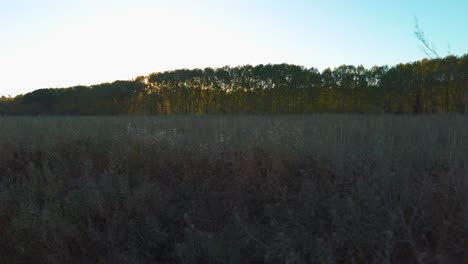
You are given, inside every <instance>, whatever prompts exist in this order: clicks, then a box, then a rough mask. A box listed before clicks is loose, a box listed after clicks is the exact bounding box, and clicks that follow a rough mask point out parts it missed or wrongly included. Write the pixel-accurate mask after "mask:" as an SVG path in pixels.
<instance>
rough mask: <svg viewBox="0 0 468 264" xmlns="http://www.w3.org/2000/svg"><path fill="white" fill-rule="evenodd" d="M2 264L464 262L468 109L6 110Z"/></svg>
mask: <svg viewBox="0 0 468 264" xmlns="http://www.w3.org/2000/svg"><path fill="white" fill-rule="evenodd" d="M0 263H468V117H467V116H462V115H432V116H430V115H428V116H391V115H306V116H300V115H290V116H287V115H283V116H160V117H0Z"/></svg>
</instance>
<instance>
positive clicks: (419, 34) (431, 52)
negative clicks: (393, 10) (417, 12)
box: [414, 17, 440, 58]
mask: <svg viewBox="0 0 468 264" xmlns="http://www.w3.org/2000/svg"><path fill="white" fill-rule="evenodd" d="M414 35H415V36H416V38H417V39H418V40H419V41H420V42H421V44H422V48H423V51H424V53H426V55H427V56H429V57H431V58H433V57H434V56H435V57H436V58H440V55H439V53H437V51H436V50H435V48H434V45H431V44H430V43H429V41H428V39H427V37H426V35H425V34H424V31H422V30H421V28H420V27H419V22H418V18H417V17H415V18H414Z"/></svg>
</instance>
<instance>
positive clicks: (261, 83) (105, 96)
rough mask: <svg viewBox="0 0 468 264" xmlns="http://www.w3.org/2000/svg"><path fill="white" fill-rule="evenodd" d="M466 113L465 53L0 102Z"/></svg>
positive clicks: (246, 69) (109, 110) (176, 109)
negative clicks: (410, 60) (366, 65)
mask: <svg viewBox="0 0 468 264" xmlns="http://www.w3.org/2000/svg"><path fill="white" fill-rule="evenodd" d="M322 112H332V113H341V112H353V113H440V112H460V113H461V112H468V54H466V55H464V56H459V57H457V56H448V57H445V58H437V59H423V60H420V61H417V62H413V63H402V64H398V65H396V66H393V67H388V66H380V67H379V66H375V67H372V68H370V69H366V68H365V67H363V66H352V65H342V66H339V67H337V68H334V69H331V68H328V69H325V70H323V71H322V72H320V71H318V70H317V69H315V68H305V67H302V66H297V65H290V64H275V65H272V64H267V65H258V66H250V65H247V66H240V67H228V66H226V67H222V68H216V69H213V68H206V69H193V70H187V69H182V70H175V71H167V72H158V73H152V74H149V75H148V76H139V77H137V78H135V79H134V80H129V81H116V82H113V83H104V84H98V85H92V86H76V87H70V88H62V89H40V90H36V91H34V92H31V93H27V94H24V95H19V96H16V97H14V98H5V97H2V98H0V114H12V115H36V114H52V115H53V114H58V115H117V114H143V115H153V114H172V113H179V114H180V113H194V114H209V113H322Z"/></svg>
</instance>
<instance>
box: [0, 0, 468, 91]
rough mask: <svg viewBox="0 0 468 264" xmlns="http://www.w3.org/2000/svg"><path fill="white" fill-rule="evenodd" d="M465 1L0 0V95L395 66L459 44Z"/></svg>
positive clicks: (464, 39)
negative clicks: (429, 45)
mask: <svg viewBox="0 0 468 264" xmlns="http://www.w3.org/2000/svg"><path fill="white" fill-rule="evenodd" d="M466 13H468V1H466V0H445V1H430V0H415V1H408V0H407V1H404V0H393V1H386V0H382V1H377V0H372V1H371V0H361V1H358V0H356V1H351V0H349V1H345V0H342V1H338V0H327V1H325V0H323V1H312V0H309V1H306V0H289V1H275V0H270V1H266V0H259V1H254V0H250V1H247V0H235V1H234V0H232V1H221V0H217V1H215V0H212V1H211V0H198V1H181V0H172V1H162V0H161V1H160V0H153V1H149V0H113V1H111V0H101V1H100V0H80V1H66V0H56V1H53V0H37V1H34V0H0V74H1V75H0V76H1V81H0V95H17V94H21V93H26V92H29V91H32V90H35V89H38V88H45V87H67V86H72V85H78V84H84V85H89V84H96V83H101V82H107V81H114V80H117V79H131V78H133V77H136V76H138V75H146V74H148V73H151V72H155V71H164V70H170V69H177V68H195V67H208V66H209V67H219V66H224V65H230V66H237V65H244V64H253V65H255V64H266V63H283V62H285V63H294V64H300V65H304V66H306V67H316V68H318V69H320V70H322V69H324V68H326V67H336V66H339V65H341V64H354V65H360V64H362V65H364V66H367V67H370V66H373V65H385V64H388V65H394V64H396V63H399V62H410V61H415V60H418V59H421V58H424V57H425V54H424V53H423V52H422V51H421V50H420V48H419V47H418V45H419V43H418V41H417V39H416V38H415V36H414V34H413V30H414V17H415V16H416V17H418V18H419V22H420V26H421V28H422V29H423V30H424V31H425V32H426V34H427V36H428V38H429V39H430V40H431V41H432V42H433V44H434V46H435V47H436V49H437V50H438V51H439V52H440V53H441V54H442V55H447V53H448V45H449V43H450V46H451V52H452V53H453V54H455V55H462V54H464V53H468V29H467V27H466V25H468V16H466Z"/></svg>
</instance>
